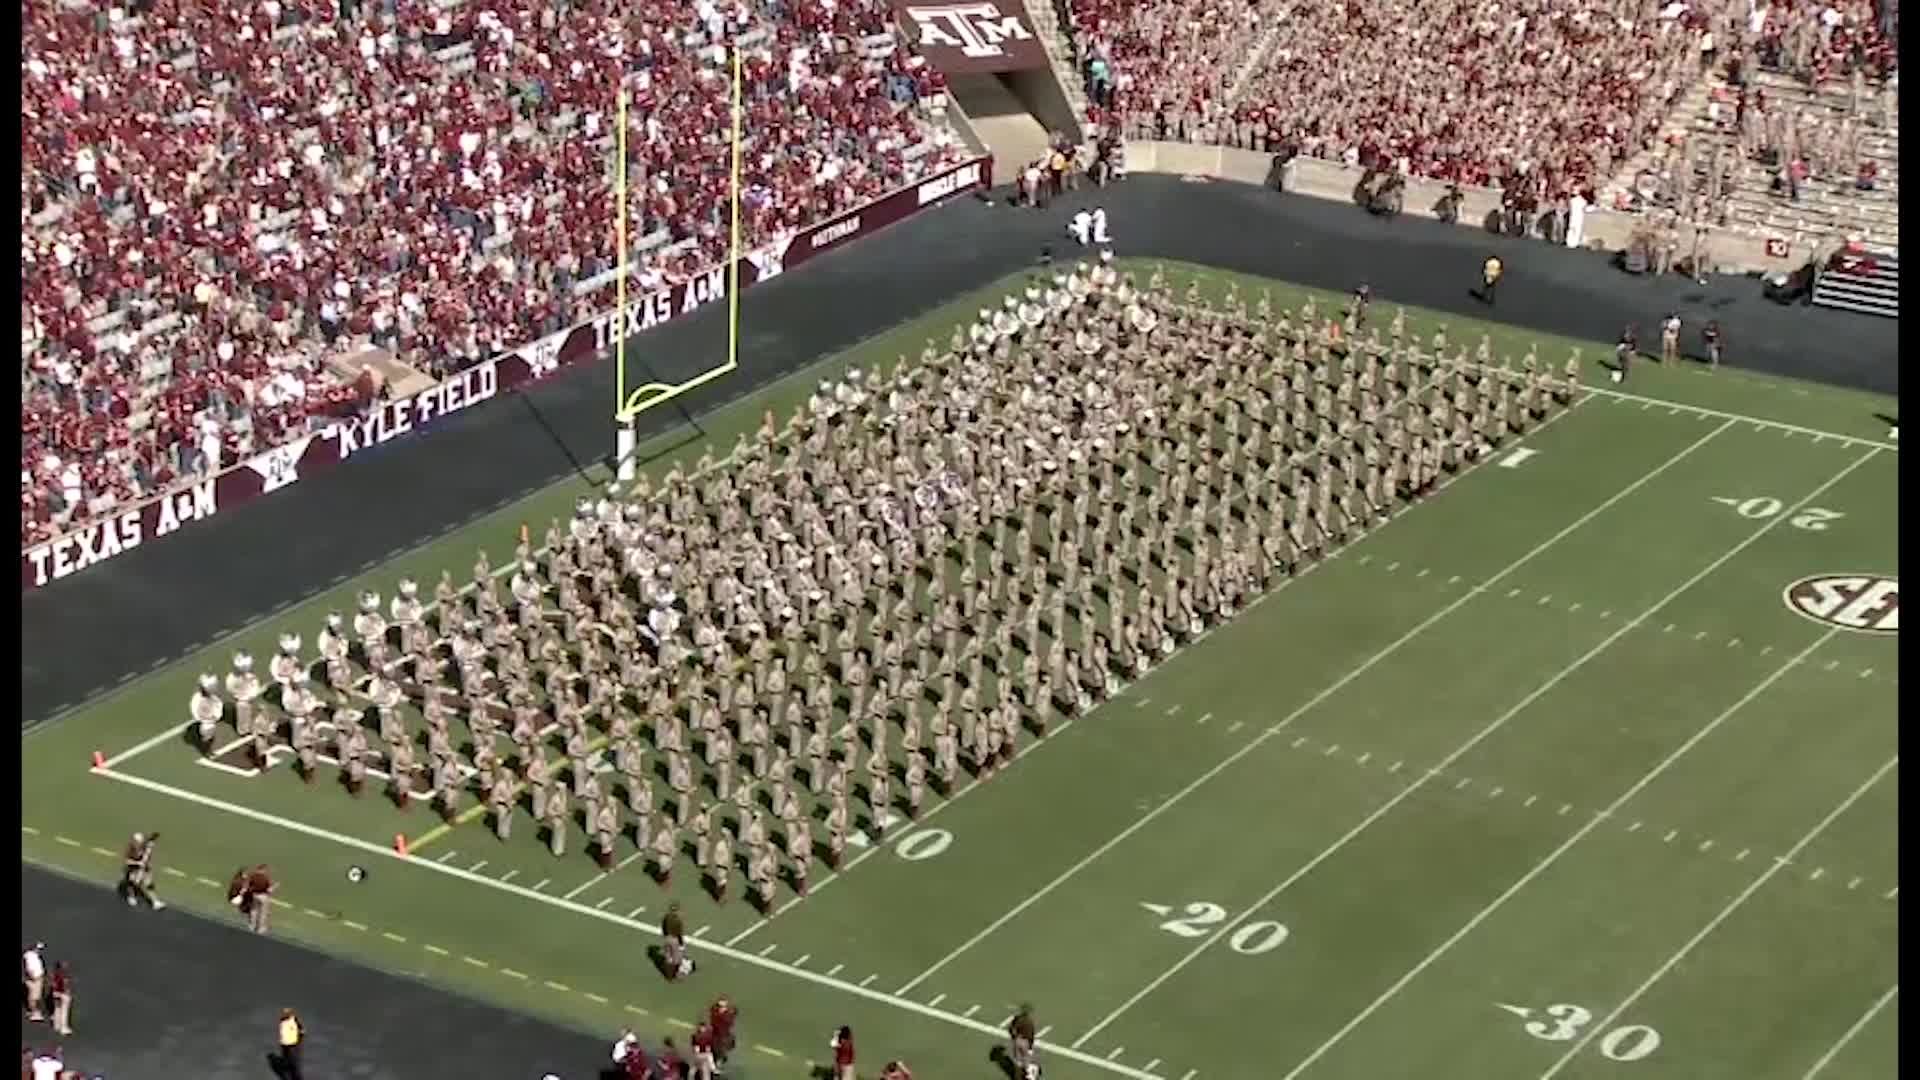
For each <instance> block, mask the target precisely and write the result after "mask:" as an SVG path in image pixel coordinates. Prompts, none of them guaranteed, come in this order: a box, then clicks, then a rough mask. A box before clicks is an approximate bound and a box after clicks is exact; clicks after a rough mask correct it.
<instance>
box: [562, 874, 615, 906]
mask: <svg viewBox="0 0 1920 1080" xmlns="http://www.w3.org/2000/svg"><path fill="white" fill-rule="evenodd" d="M605 878H606V875H605V874H595V875H594V876H593V877H590V878H588V879H587V880H585V881H583V882H581V883H580V884H578V885H575V886H574V887H573V888H571V889H569V890H567V892H566V893H565V894H564V897H563V898H564V899H567V900H571V899H573V898H574V897H576V896H579V895H580V894H581V893H583V892H586V891H587V890H588V889H591V888H593V887H594V886H595V885H598V884H599V883H600V882H601V881H603V880H605Z"/></svg>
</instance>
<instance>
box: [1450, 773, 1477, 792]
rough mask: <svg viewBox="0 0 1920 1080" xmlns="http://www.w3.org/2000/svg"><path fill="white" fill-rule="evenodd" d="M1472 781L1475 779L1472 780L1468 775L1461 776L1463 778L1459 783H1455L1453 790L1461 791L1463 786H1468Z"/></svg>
mask: <svg viewBox="0 0 1920 1080" xmlns="http://www.w3.org/2000/svg"><path fill="white" fill-rule="evenodd" d="M1471 783H1473V781H1472V780H1471V779H1470V778H1468V777H1465V776H1463V777H1461V778H1460V782H1459V783H1457V784H1455V785H1453V790H1455V791H1459V790H1461V789H1462V788H1465V787H1466V786H1467V785H1468V784H1471Z"/></svg>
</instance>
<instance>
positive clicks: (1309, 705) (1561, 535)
mask: <svg viewBox="0 0 1920 1080" xmlns="http://www.w3.org/2000/svg"><path fill="white" fill-rule="evenodd" d="M1562 415H1564V414H1562ZM1732 426H1733V422H1732V421H1728V422H1726V423H1724V424H1721V425H1720V426H1719V427H1717V428H1714V429H1713V430H1712V431H1709V432H1708V433H1706V434H1705V435H1702V436H1701V437H1700V438H1698V439H1696V440H1694V441H1693V442H1692V443H1689V444H1688V445H1687V446H1686V448H1685V449H1683V450H1681V451H1679V452H1678V453H1676V454H1674V455H1673V456H1672V457H1670V458H1668V459H1667V460H1666V461H1665V462H1663V463H1661V464H1660V465H1658V466H1656V467H1654V468H1652V469H1650V470H1648V471H1647V472H1645V473H1643V474H1641V476H1640V477H1639V478H1638V479H1636V480H1634V481H1633V482H1632V483H1631V484H1628V485H1627V486H1626V487H1624V488H1621V489H1620V490H1619V491H1618V492H1615V493H1614V494H1613V495H1612V496H1611V497H1609V498H1608V499H1607V500H1606V501H1605V502H1603V503H1601V504H1600V505H1599V506H1596V507H1594V508H1593V509H1591V510H1589V511H1587V512H1586V513H1584V514H1582V515H1580V517H1579V518H1577V519H1575V520H1574V522H1573V524H1571V525H1568V526H1567V527H1566V528H1564V529H1561V530H1560V531H1559V532H1557V533H1554V534H1553V535H1552V536H1550V537H1548V538H1547V539H1546V540H1544V541H1542V542H1541V543H1539V544H1538V545H1536V546H1535V547H1534V548H1533V550H1531V551H1529V552H1527V553H1526V554H1524V555H1522V556H1520V557H1519V558H1518V559H1515V560H1514V561H1513V562H1511V563H1508V564H1507V566H1506V567H1505V568H1504V569H1502V570H1500V571H1498V572H1497V573H1495V574H1494V575H1493V576H1492V577H1490V578H1488V579H1487V580H1485V581H1483V582H1481V583H1480V584H1478V585H1475V586H1474V587H1473V588H1471V589H1469V590H1467V591H1466V592H1464V593H1462V594H1460V596H1458V597H1456V598H1455V599H1454V600H1453V601H1451V602H1450V603H1448V604H1447V605H1446V606H1445V607H1443V608H1441V609H1440V610H1439V611H1436V612H1434V613H1433V614H1432V615H1430V616H1428V617H1427V618H1426V619H1425V620H1423V621H1422V622H1420V624H1419V625H1417V626H1415V627H1414V628H1413V629H1411V630H1409V631H1407V632H1406V633H1404V634H1402V635H1401V636H1400V637H1398V638H1395V639H1394V640H1393V641H1392V642H1390V643H1389V644H1388V645H1387V646H1386V647H1385V648H1383V649H1381V650H1380V651H1379V652H1377V653H1374V654H1373V655H1372V656H1369V657H1367V658H1366V659H1365V660H1363V661H1361V662H1360V664H1359V665H1358V666H1356V667H1355V668H1353V669H1352V670H1351V671H1348V672H1347V673H1346V674H1345V675H1342V676H1340V678H1338V679H1336V680H1334V682H1333V683H1332V684H1330V685H1328V686H1327V687H1326V688H1325V689H1323V690H1321V691H1320V692H1319V693H1317V694H1315V695H1314V696H1313V697H1311V698H1309V699H1308V700H1307V701H1306V702H1305V703H1304V704H1302V705H1301V706H1300V707H1299V708H1297V709H1295V710H1294V711H1293V712H1292V713H1290V714H1288V716H1287V717H1286V719H1284V720H1282V721H1280V722H1279V723H1277V724H1275V725H1274V726H1272V727H1270V728H1268V729H1266V730H1265V731H1264V732H1262V733H1261V734H1260V735H1259V736H1257V737H1255V738H1254V739H1253V740H1252V741H1250V742H1248V743H1247V744H1246V745H1245V746H1242V747H1241V748H1240V749H1239V750H1236V751H1234V752H1233V753H1232V754H1230V755H1228V756H1227V758H1226V759H1225V760H1223V761H1221V762H1220V763H1219V764H1217V765H1215V766H1214V767H1213V768H1211V769H1208V770H1207V771H1206V772H1204V773H1202V774H1201V775H1200V777H1199V778H1198V779H1196V780H1194V781H1193V782H1192V783H1190V784H1188V785H1187V786H1186V787H1184V788H1181V789H1180V790H1179V791H1177V792H1175V793H1174V794H1173V795H1172V796H1171V797H1169V798H1168V799H1166V801H1164V802H1162V803H1160V804H1159V805H1158V806H1156V807H1154V808H1153V809H1152V810H1149V811H1148V812H1147V813H1146V814H1145V815H1143V816H1142V817H1140V818H1139V819H1138V820H1137V821H1135V822H1134V823H1133V824H1132V825H1129V826H1128V827H1127V828H1125V829H1123V830H1121V832H1120V833H1119V834H1118V835H1116V836H1114V837H1113V838H1112V839H1111V840H1108V841H1107V842H1106V843H1104V844H1102V845H1100V846H1099V847H1097V848H1095V849H1094V850H1093V851H1092V853H1090V854H1088V855H1087V856H1086V857H1085V858H1083V859H1081V860H1080V861H1079V862H1077V863H1074V864H1073V865H1072V866H1070V867H1068V868H1067V869H1066V870H1065V871H1064V872H1063V873H1061V874H1060V876H1058V877H1056V878H1054V879H1053V880H1052V881H1050V882H1048V883H1047V884H1046V885H1044V886H1042V887H1041V888H1040V889H1039V890H1037V891H1036V892H1034V893H1032V894H1030V895H1028V896H1027V898H1026V899H1024V900H1022V901H1020V903H1018V904H1016V905H1014V907H1013V908H1012V909H1010V910H1009V911H1007V912H1006V913H1005V914H1004V915H1001V916H1000V917H999V918H997V919H995V920H994V921H993V922H991V923H989V924H987V926H986V927H985V928H984V929H982V930H981V931H980V932H978V933H976V934H974V935H973V936H972V937H970V938H968V939H967V940H966V941H964V942H962V943H961V944H960V946H959V947H958V948H956V949H954V950H953V951H952V952H950V953H948V954H947V955H946V956H943V957H941V958H940V959H939V960H938V961H936V962H935V963H934V965H933V966H932V967H930V968H928V969H926V970H925V971H923V972H921V973H920V974H918V975H916V976H914V977H913V979H912V980H911V981H909V982H908V983H906V985H904V986H902V987H901V988H900V990H899V992H900V993H903V994H904V993H906V992H907V991H909V990H912V989H913V988H914V987H915V986H918V985H920V983H922V982H924V981H926V980H927V978H928V977H930V976H932V975H933V974H934V973H935V972H937V971H939V970H940V969H942V968H944V967H946V966H947V965H948V964H950V963H952V962H953V961H954V960H955V959H957V958H958V957H960V956H961V955H962V954H963V953H965V952H967V950H969V949H971V948H973V947H974V946H975V945H978V944H979V943H980V942H982V941H985V940H986V939H987V938H988V937H989V936H991V935H992V934H993V933H994V932H996V931H998V930H999V929H1000V928H1001V927H1003V926H1005V925H1006V924H1007V923H1009V922H1012V921H1013V920H1014V919H1015V918H1018V917H1019V915H1020V913H1021V912H1024V911H1026V910H1027V909H1028V908H1030V907H1032V906H1033V905H1035V904H1037V903H1039V902H1040V901H1041V900H1042V899H1044V898H1045V897H1046V896H1047V895H1048V894H1050V893H1052V892H1053V891H1054V890H1055V889H1058V888H1059V887H1060V886H1061V885H1063V884H1065V883H1066V882H1067V881H1068V880H1070V879H1071V878H1073V877H1074V876H1075V875H1076V874H1078V873H1080V871H1082V870H1084V869H1086V868H1087V867H1088V866H1090V865H1092V864H1093V863H1094V862H1095V861H1097V860H1098V859H1100V858H1101V857H1102V856H1104V855H1105V854H1106V853H1107V852H1109V851H1112V850H1113V849H1114V848H1116V847H1118V846H1120V845H1121V844H1122V843H1124V842H1125V841H1126V840H1127V839H1128V838H1129V837H1131V836H1133V835H1134V834H1135V833H1137V832H1139V831H1140V830H1141V829H1144V828H1146V827H1147V825H1148V824H1150V823H1151V822H1152V821H1153V820H1154V819H1155V818H1158V817H1159V816H1160V815H1161V814H1164V813H1166V812H1167V811H1168V810H1169V809H1171V808H1173V807H1174V806H1175V805H1176V804H1178V803H1179V802H1180V801H1181V800H1182V799H1185V798H1186V797H1187V796H1188V795H1191V794H1193V793H1194V792H1195V791H1197V790H1199V789H1200V787H1201V786H1202V785H1204V784H1206V783H1207V782H1208V781H1209V780H1212V779H1213V778H1214V777H1216V776H1218V775H1220V774H1221V773H1223V772H1225V771H1226V770H1227V769H1228V768H1230V767H1231V766H1233V765H1234V763H1236V762H1238V761H1240V760H1241V759H1243V758H1245V757H1246V756H1247V755H1248V754H1251V753H1253V752H1254V751H1255V750H1257V749H1259V748H1260V747H1261V746H1262V745H1264V744H1265V743H1266V741H1267V740H1268V739H1270V738H1272V737H1273V736H1275V735H1277V734H1279V733H1280V732H1282V731H1285V730H1286V729H1287V727H1288V726H1289V725H1291V724H1292V723H1293V722H1294V721H1295V720H1297V719H1299V718H1300V717H1301V716H1304V715H1306V713H1307V712H1308V711H1309V710H1311V709H1313V708H1315V707H1317V706H1319V705H1320V704H1321V703H1322V702H1324V701H1326V700H1327V699H1328V698H1330V697H1332V696H1333V695H1334V694H1336V693H1338V692H1339V691H1340V690H1341V689H1342V688H1343V687H1345V686H1346V685H1347V684H1349V683H1351V682H1353V681H1354V680H1355V679H1358V678H1359V677H1360V676H1362V675H1365V674H1366V673H1367V672H1369V671H1371V670H1373V668H1374V666H1375V665H1376V664H1378V663H1380V662H1381V661H1382V660H1385V659H1386V658H1387V657H1389V656H1392V655H1393V654H1394V653H1396V652H1398V651H1400V648H1401V647H1402V646H1404V645H1406V644H1407V643H1408V642H1410V641H1412V640H1413V639H1414V638H1416V637H1419V636H1420V635H1421V634H1423V633H1425V632H1426V631H1427V630H1428V629H1429V628H1431V627H1432V626H1434V625H1435V624H1436V623H1438V622H1440V621H1441V620H1442V619H1444V618H1446V617H1447V616H1448V615H1451V614H1453V613H1454V612H1455V611H1458V610H1460V608H1462V607H1464V606H1466V604H1467V602H1468V601H1470V600H1472V599H1473V598H1474V597H1476V596H1479V595H1480V594H1482V593H1484V592H1486V591H1487V590H1488V589H1490V588H1492V587H1494V586H1495V585H1497V584H1498V583H1499V582H1501V581H1503V580H1505V579H1506V578H1507V577H1508V576H1509V575H1511V574H1513V573H1515V572H1517V571H1519V570H1520V568H1521V567H1523V566H1525V565H1527V564H1528V563H1530V562H1532V561H1533V560H1534V559H1536V558H1538V557H1539V556H1540V555H1541V554H1542V553H1543V552H1545V551H1546V550H1547V549H1548V548H1551V547H1553V546H1554V545H1555V544H1557V543H1559V542H1560V541H1562V540H1564V539H1566V538H1567V537H1568V536H1570V535H1572V534H1573V533H1574V532H1575V531H1577V530H1578V529H1580V528H1581V527H1582V526H1584V525H1586V524H1587V523H1588V522H1590V521H1592V520H1593V519H1594V518H1596V517H1598V516H1600V515H1601V514H1602V513H1604V512H1606V511H1607V510H1609V509H1611V508H1612V507H1614V506H1616V505H1618V504H1619V503H1620V501H1621V500H1623V499H1625V498H1627V497H1628V496H1630V495H1632V494H1633V493H1634V492H1636V491H1638V490H1640V489H1641V488H1642V487H1645V486H1646V485H1647V484H1649V483H1651V482H1652V481H1653V480H1654V479H1655V478H1656V477H1658V476H1660V475H1661V474H1662V473H1665V472H1666V471H1667V470H1668V469H1671V468H1672V467H1674V466H1675V465H1677V464H1679V463H1680V462H1682V461H1684V460H1686V459H1687V457H1689V456H1690V455H1692V453H1693V452H1694V451H1695V450H1698V449H1699V448H1700V447H1702V446H1705V445H1706V444H1707V442H1708V441H1709V440H1711V439H1712V438H1713V437H1714V436H1716V435H1718V434H1720V433H1721V432H1723V431H1725V430H1727V429H1728V428H1730V427H1732ZM1102 1026H1105V1022H1104V1021H1103V1022H1102ZM1095 1030H1098V1028H1096V1029H1095Z"/></svg>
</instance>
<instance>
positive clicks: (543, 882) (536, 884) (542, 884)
mask: <svg viewBox="0 0 1920 1080" xmlns="http://www.w3.org/2000/svg"><path fill="white" fill-rule="evenodd" d="M552 880H553V879H552V878H546V877H543V878H541V879H540V880H539V881H536V882H534V883H533V891H534V892H539V891H540V890H541V889H544V888H546V887H547V882H549V881H552Z"/></svg>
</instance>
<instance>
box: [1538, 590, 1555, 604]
mask: <svg viewBox="0 0 1920 1080" xmlns="http://www.w3.org/2000/svg"><path fill="white" fill-rule="evenodd" d="M1539 602H1540V606H1541V607H1546V606H1547V605H1548V604H1550V603H1552V602H1553V594H1552V593H1541V594H1540V601H1539Z"/></svg>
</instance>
